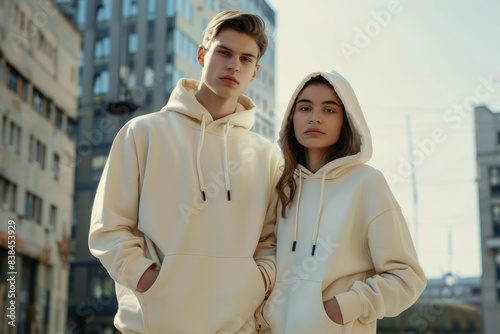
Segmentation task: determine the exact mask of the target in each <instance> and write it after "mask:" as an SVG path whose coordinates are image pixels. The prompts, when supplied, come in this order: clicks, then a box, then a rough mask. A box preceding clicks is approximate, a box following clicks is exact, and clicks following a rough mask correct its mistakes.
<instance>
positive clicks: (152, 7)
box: [148, 0, 156, 20]
mask: <svg viewBox="0 0 500 334" xmlns="http://www.w3.org/2000/svg"><path fill="white" fill-rule="evenodd" d="M155 16H156V0H148V20H154V19H155Z"/></svg>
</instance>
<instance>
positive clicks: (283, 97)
mask: <svg viewBox="0 0 500 334" xmlns="http://www.w3.org/2000/svg"><path fill="white" fill-rule="evenodd" d="M268 2H269V3H270V4H271V6H272V7H273V8H274V9H275V10H276V12H277V31H276V32H275V36H276V42H277V71H276V75H277V85H278V96H277V98H278V100H277V101H278V105H277V108H278V109H279V112H281V113H283V112H284V108H285V107H286V105H287V103H288V99H289V98H290V95H291V94H292V92H293V90H294V89H295V87H296V85H297V84H298V83H299V82H300V81H301V80H302V78H303V77H305V76H306V75H307V74H309V73H310V72H313V71H318V70H332V69H335V70H336V71H338V72H339V73H341V74H342V75H343V76H345V77H346V78H347V79H348V80H349V81H350V82H351V84H352V86H353V88H354V90H355V92H356V93H357V95H358V98H359V100H360V103H361V106H362V107H363V110H364V113H365V116H366V118H367V121H368V124H369V126H370V129H371V132H372V137H373V144H374V155H373V158H372V160H371V161H370V162H369V164H370V165H372V166H374V167H376V168H378V169H380V170H381V171H382V172H383V173H384V174H385V175H386V177H387V178H388V180H389V183H390V185H391V188H392V189H393V191H394V194H395V195H396V197H397V199H398V201H399V202H400V204H401V206H402V209H403V212H404V213H405V216H406V217H407V220H408V224H409V226H410V229H411V230H412V233H413V236H414V239H415V241H416V243H417V246H418V252H419V256H420V259H421V262H422V265H423V267H424V270H425V271H426V273H427V275H428V276H429V277H439V276H442V275H443V274H444V273H446V272H448V271H450V270H451V271H452V272H453V273H455V274H457V275H459V276H479V275H480V274H481V262H480V240H479V214H478V199H477V185H476V182H475V179H476V165H475V142H474V141H475V138H474V127H473V115H472V111H473V105H475V104H485V105H487V106H489V107H490V108H492V109H494V110H499V111H500V2H499V1H495V0H488V1H486V0H478V1H469V0H439V1H436V0H418V1H416V0H385V1H378V0H367V1H347V0H344V1H331V0H307V1H305V0H299V1H294V2H293V5H292V2H290V1H289V0H268ZM496 81H497V82H496ZM410 129H411V131H410ZM409 138H411V143H412V144H413V151H412V152H413V157H414V164H415V166H416V168H415V175H416V181H417V182H416V187H413V186H412V177H411V168H410V167H409V166H410V161H411V160H410V149H409V146H410V145H409V143H410V139H409ZM413 190H416V192H417V194H418V197H417V198H418V200H417V202H415V201H414V199H413ZM415 203H416V205H415Z"/></svg>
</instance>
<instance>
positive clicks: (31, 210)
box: [25, 191, 42, 224]
mask: <svg viewBox="0 0 500 334" xmlns="http://www.w3.org/2000/svg"><path fill="white" fill-rule="evenodd" d="M25 217H26V219H30V220H33V221H35V222H37V223H38V224H41V223H42V199H41V198H40V197H38V196H37V195H35V194H33V193H31V192H29V191H27V192H26V203H25Z"/></svg>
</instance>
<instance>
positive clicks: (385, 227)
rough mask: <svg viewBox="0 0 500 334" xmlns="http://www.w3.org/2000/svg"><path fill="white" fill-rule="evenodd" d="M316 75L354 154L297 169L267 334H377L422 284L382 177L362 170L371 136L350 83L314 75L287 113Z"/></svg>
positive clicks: (280, 239) (282, 225) (280, 228)
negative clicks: (347, 127) (335, 98)
mask: <svg viewBox="0 0 500 334" xmlns="http://www.w3.org/2000/svg"><path fill="white" fill-rule="evenodd" d="M318 75H322V76H323V77H325V78H326V79H327V80H328V81H329V82H330V83H331V84H332V86H333V87H334V88H335V91H336V92H337V94H338V95H339V97H340V99H341V100H342V102H343V104H344V106H345V109H346V112H347V115H348V117H349V121H350V124H351V127H353V128H354V129H353V130H354V131H353V133H355V134H356V142H357V143H358V144H359V148H360V149H359V153H357V154H355V155H352V156H347V157H344V158H340V159H337V160H334V161H332V162H330V163H328V164H326V165H325V166H323V167H322V168H321V169H320V170H318V171H317V172H316V173H311V172H310V171H309V170H307V169H306V168H305V167H304V166H300V165H299V166H298V168H297V173H296V177H297V179H296V180H297V193H296V196H295V198H294V200H293V202H292V203H291V204H290V205H289V206H288V207H287V209H286V219H283V218H281V219H278V223H277V225H276V228H277V233H276V234H277V245H278V246H277V257H276V265H277V269H278V272H277V281H276V285H275V287H274V290H273V292H272V294H271V296H270V297H269V299H268V301H267V303H266V305H265V307H264V316H265V318H266V319H267V321H268V322H269V324H270V327H271V330H272V333H273V334H304V333H314V334H326V333H353V334H367V333H375V332H376V320H377V319H378V318H382V317H391V316H396V315H398V314H399V313H400V312H402V311H403V310H405V309H406V308H408V307H409V306H410V305H412V303H414V302H415V300H416V299H417V298H418V296H419V295H420V293H421V292H422V291H423V289H424V287H425V284H426V279H425V276H424V273H423V271H422V269H421V267H420V266H419V264H418V261H417V255H416V252H415V249H414V246H413V243H412V239H411V236H410V233H409V231H408V227H407V224H406V222H405V219H404V217H403V214H402V213H401V209H400V207H399V205H398V203H397V202H396V200H395V198H394V196H393V195H392V193H391V191H390V189H389V187H388V185H387V183H386V181H385V179H384V177H383V175H382V174H381V173H380V172H379V171H377V170H376V169H374V168H372V167H369V166H367V165H365V164H364V163H365V162H366V161H368V159H369V158H370V157H371V153H372V148H371V138H370V132H369V130H368V126H367V124H366V122H365V119H364V117H363V114H362V111H361V108H360V105H359V103H358V101H357V98H356V96H355V94H354V91H353V90H352V88H351V86H350V85H349V83H348V82H347V81H346V80H345V79H344V78H343V77H342V76H340V75H339V74H338V73H336V72H328V73H325V72H323V73H320V72H317V73H312V74H311V75H309V76H307V77H306V78H305V79H304V80H303V81H302V83H301V84H300V85H299V87H297V89H296V91H295V93H294V94H293V96H292V98H291V99H290V104H289V106H288V109H287V112H290V109H291V108H292V105H293V102H294V100H295V98H296V96H297V94H298V93H299V91H300V90H301V89H302V87H303V85H304V83H305V82H306V81H308V80H309V79H310V78H312V77H315V76H318ZM284 119H285V120H286V119H287V115H285V116H284ZM280 135H281V136H283V135H284V134H283V130H282V133H281V134H280ZM278 212H281V208H280V207H278ZM294 241H295V251H292V248H293V244H294ZM313 254H314V255H313ZM333 297H336V298H337V300H338V302H339V305H340V309H341V311H342V315H343V319H344V325H340V324H336V323H334V322H333V321H332V320H331V319H330V318H329V316H328V315H327V314H326V312H325V310H324V307H323V301H325V300H328V299H331V298H333Z"/></svg>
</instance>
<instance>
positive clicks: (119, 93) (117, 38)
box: [57, 0, 277, 333]
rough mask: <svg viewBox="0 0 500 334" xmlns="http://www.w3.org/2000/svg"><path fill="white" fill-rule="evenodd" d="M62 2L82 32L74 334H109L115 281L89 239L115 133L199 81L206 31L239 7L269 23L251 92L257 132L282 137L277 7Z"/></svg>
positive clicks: (170, 0)
mask: <svg viewBox="0 0 500 334" xmlns="http://www.w3.org/2000/svg"><path fill="white" fill-rule="evenodd" d="M57 3H58V4H59V6H60V8H61V9H62V10H64V11H65V12H66V13H67V15H68V17H70V18H71V19H72V20H73V22H74V23H75V25H76V26H77V27H78V29H79V30H80V31H81V34H82V46H81V52H80V57H79V60H80V83H79V90H78V91H79V111H78V117H79V122H78V134H79V135H78V139H77V157H78V161H77V164H76V166H77V168H76V177H75V202H74V203H75V204H74V205H75V210H74V219H73V223H74V224H73V235H74V236H75V237H74V238H73V240H72V253H71V275H70V276H71V278H70V300H71V303H70V305H69V311H68V315H69V321H68V331H69V332H74V333H77V332H78V333H94V332H95V333H101V332H106V333H107V332H109V333H112V332H114V328H113V325H112V318H113V316H114V314H115V313H116V308H117V304H116V298H115V292H114V283H113V281H112V280H111V279H110V278H109V275H108V273H107V272H106V271H105V270H104V268H103V267H102V266H101V265H100V263H99V262H98V261H97V260H96V259H95V258H94V257H93V256H92V255H91V254H90V252H89V251H88V244H87V240H88V231H89V222H90V215H91V208H92V203H93V199H94V196H95V191H96V188H97V184H98V182H99V179H100V176H101V173H102V170H103V167H104V165H105V163H106V160H107V156H108V153H109V150H110V147H111V144H112V141H113V139H114V137H115V135H116V133H117V132H118V130H119V129H120V128H121V127H122V126H123V125H124V124H125V123H126V122H127V121H128V120H130V119H131V118H132V117H136V116H139V115H142V114H145V113H150V112H155V111H158V110H160V109H161V107H163V106H164V105H165V104H166V102H167V100H168V98H169V96H170V93H171V91H172V89H173V88H174V87H175V85H176V83H177V81H178V80H179V79H180V78H183V77H189V78H199V77H200V74H201V67H200V65H199V64H198V62H197V60H196V53H197V48H198V45H199V44H200V43H201V40H202V35H203V29H204V28H205V27H206V26H207V25H208V23H209V22H210V20H211V19H212V17H213V16H214V15H215V14H216V13H217V12H219V11H221V10H224V9H240V10H244V11H247V12H253V13H256V14H259V15H260V16H261V17H262V18H263V19H264V20H265V22H266V25H267V27H268V29H269V31H268V35H269V47H268V50H267V52H266V54H265V55H264V56H263V57H262V59H261V60H260V65H261V69H260V70H259V73H258V75H257V79H256V80H255V81H254V82H252V83H251V84H250V87H249V90H248V91H247V92H246V93H245V94H246V95H248V96H249V97H250V98H252V100H253V101H254V102H255V104H256V105H257V107H258V112H257V115H256V122H255V125H254V127H253V129H252V130H253V131H254V132H257V133H260V134H262V135H263V136H265V137H267V138H268V139H270V140H271V141H275V140H276V138H277V132H276V128H275V123H276V114H275V54H276V52H275V40H274V28H275V12H274V10H273V9H272V8H271V7H270V6H269V5H268V4H267V3H266V2H265V1H264V0H249V1H240V0H225V1H216V0H167V1H165V0H144V1H137V0H116V1H111V0H66V1H57ZM132 105H135V106H136V107H137V110H135V111H134V109H135V108H130V107H131V106H132Z"/></svg>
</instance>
